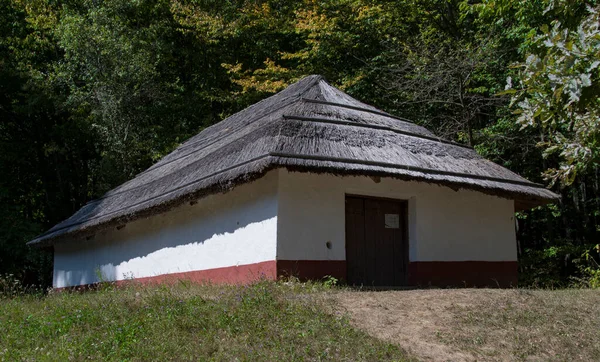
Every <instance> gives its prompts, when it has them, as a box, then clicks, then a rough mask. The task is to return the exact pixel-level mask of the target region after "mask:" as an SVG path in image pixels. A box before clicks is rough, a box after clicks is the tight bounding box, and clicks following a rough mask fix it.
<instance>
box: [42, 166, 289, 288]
mask: <svg viewBox="0 0 600 362" xmlns="http://www.w3.org/2000/svg"><path fill="white" fill-rule="evenodd" d="M277 178H278V171H272V172H270V173H268V174H267V175H266V176H265V177H263V178H261V179H259V180H257V181H255V182H253V183H250V184H246V185H241V186H239V187H236V188H235V189H233V190H232V191H230V192H228V193H226V194H217V195H212V196H209V197H206V198H203V199H200V200H199V201H198V203H197V204H195V205H189V204H185V205H182V206H180V207H178V208H177V209H174V210H171V211H169V212H167V213H164V214H159V215H155V216H152V217H150V218H146V219H142V220H138V221H134V222H131V223H129V224H127V225H126V227H124V228H123V229H121V230H116V229H115V228H113V229H111V230H108V231H106V232H102V233H99V234H97V235H96V236H95V238H94V239H93V240H90V241H78V242H73V243H68V244H61V243H59V244H57V245H56V246H55V249H54V250H55V251H54V281H53V284H54V287H57V288H59V287H68V286H76V285H84V284H90V283H94V282H97V281H99V280H98V275H97V271H100V272H101V273H102V278H103V279H104V280H111V281H113V280H123V279H129V278H132V277H133V278H143V277H152V276H157V275H160V274H168V273H179V272H187V271H194V270H206V269H213V268H220V267H227V266H234V265H245V264H253V263H258V262H263V261H270V260H275V254H276V245H277V242H276V236H277V234H276V233H277V232H276V228H277Z"/></svg>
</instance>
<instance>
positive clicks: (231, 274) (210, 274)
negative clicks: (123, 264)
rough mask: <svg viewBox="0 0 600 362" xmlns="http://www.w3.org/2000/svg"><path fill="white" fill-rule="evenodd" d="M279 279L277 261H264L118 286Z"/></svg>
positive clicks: (159, 276) (96, 285)
mask: <svg viewBox="0 0 600 362" xmlns="http://www.w3.org/2000/svg"><path fill="white" fill-rule="evenodd" d="M276 278H277V266H276V262H275V260H270V261H264V262H261V263H255V264H246V265H238V266H229V267H224V268H215V269H208V270H194V271H189V272H183V273H171V274H162V275H157V276H153V277H145V278H136V279H131V280H118V281H117V282H116V284H117V285H118V286H123V285H127V284H128V283H131V282H134V283H141V284H145V285H148V284H161V283H166V284H173V283H177V282H179V281H181V280H187V281H191V282H193V283H200V284H202V283H215V284H233V285H238V284H250V283H252V282H255V281H258V280H262V279H267V280H275V279H276ZM98 286H99V284H98V283H96V284H87V285H80V286H73V287H64V288H55V289H54V290H57V291H60V290H88V289H96V288H97V287H98Z"/></svg>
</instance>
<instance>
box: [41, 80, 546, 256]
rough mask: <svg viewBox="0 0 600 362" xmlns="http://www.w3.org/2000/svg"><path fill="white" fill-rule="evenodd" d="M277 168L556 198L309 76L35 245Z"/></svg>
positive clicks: (186, 146)
mask: <svg viewBox="0 0 600 362" xmlns="http://www.w3.org/2000/svg"><path fill="white" fill-rule="evenodd" d="M276 168H287V169H289V170H292V171H301V172H317V173H331V174H336V175H353V176H357V175H373V176H387V177H394V178H398V179H403V180H416V181H423V182H429V183H435V184H439V185H444V186H448V187H451V188H453V189H459V188H467V189H473V190H477V191H481V192H484V193H487V194H492V195H497V196H501V197H505V198H510V199H514V200H516V201H518V202H519V204H522V205H528V206H531V205H539V204H543V203H545V202H548V201H551V200H554V199H556V198H557V195H555V194H554V193H552V192H550V191H549V190H546V189H545V188H543V186H542V185H538V184H535V183H532V182H530V181H528V180H526V179H524V178H522V177H520V176H519V175H517V174H515V173H513V172H511V171H509V170H507V169H505V168H503V167H501V166H499V165H496V164H494V163H492V162H490V161H487V160H485V159H484V158H482V157H481V156H480V155H478V154H477V153H476V152H475V151H474V150H473V149H472V148H470V147H468V146H464V145H460V144H457V143H454V142H450V141H447V140H442V139H440V138H438V137H435V135H433V133H431V132H430V131H428V130H427V129H425V128H423V127H421V126H418V125H416V124H413V123H410V122H407V121H406V120H404V119H399V118H398V117H395V116H392V115H389V114H387V113H385V112H382V111H380V110H377V109H376V108H374V107H372V106H369V105H367V104H365V103H362V102H359V101H357V100H355V99H354V98H352V97H350V96H348V95H347V94H345V93H343V92H341V91H340V90H338V89H336V88H333V87H332V86H330V85H329V84H328V83H326V82H325V80H324V79H323V78H322V77H320V76H309V77H306V78H304V79H302V80H300V81H299V82H297V83H294V84H293V85H291V86H290V87H288V88H286V89H285V90H283V91H282V92H280V93H277V94H276V95H274V96H271V97H269V98H266V99H264V100H262V101H261V102H258V103H256V104H254V105H253V106H251V107H249V108H246V109H244V110H242V111H241V112H238V113H236V114H234V115H232V116H230V117H228V118H226V119H225V120H223V121H222V122H219V123H217V124H215V125H213V126H211V127H208V128H206V129H205V130H203V131H202V132H200V133H199V134H198V135H196V136H194V137H192V138H190V139H189V140H188V141H186V142H184V143H183V144H182V145H180V146H179V147H178V148H177V149H175V150H174V151H173V152H172V153H170V154H169V155H166V156H165V157H163V158H162V159H161V160H160V161H159V162H157V163H156V164H155V165H153V166H152V167H150V168H149V169H147V170H145V171H144V172H141V173H140V174H138V175H137V176H136V177H135V178H134V179H132V180H130V181H128V182H126V183H124V184H123V185H121V186H119V187H117V188H115V189H113V190H111V191H109V192H107V193H106V194H105V195H104V196H103V197H101V198H99V199H97V200H93V201H91V202H90V203H88V204H86V205H85V206H84V207H82V208H81V209H80V210H79V211H78V212H76V213H75V214H74V215H73V216H71V217H70V218H69V219H67V220H65V221H63V222H61V223H59V224H58V225H56V226H55V227H53V228H52V229H50V230H48V231H47V232H46V233H44V234H42V235H40V236H39V237H37V238H36V239H35V240H32V241H31V242H30V243H32V244H37V245H51V244H52V243H54V242H56V241H59V240H72V239H74V238H81V237H83V236H85V235H90V234H92V233H93V232H96V231H98V230H102V229H104V228H107V227H110V226H111V225H118V224H122V223H125V222H129V221H132V220H135V219H138V218H140V217H146V216H149V215H152V214H155V213H159V212H164V211H166V210H169V209H170V208H172V207H175V206H177V205H180V204H182V203H184V202H187V201H190V200H194V199H197V198H200V197H203V196H206V195H209V194H211V193H216V192H224V191H227V190H230V189H231V188H232V187H235V186H236V185H239V184H241V183H245V182H249V181H252V180H255V179H257V178H260V177H262V176H263V175H264V174H265V173H266V172H268V171H269V170H272V169H276Z"/></svg>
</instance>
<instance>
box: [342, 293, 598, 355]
mask: <svg viewBox="0 0 600 362" xmlns="http://www.w3.org/2000/svg"><path fill="white" fill-rule="evenodd" d="M332 297H333V298H334V299H335V300H336V301H337V303H338V304H339V306H340V307H341V308H342V309H343V310H344V311H345V312H347V313H348V314H349V315H350V316H351V321H352V323H353V324H354V325H355V326H357V327H360V328H362V329H364V330H366V331H367V332H368V333H370V334H371V335H373V336H376V337H379V338H382V339H384V340H387V341H391V342H395V343H398V344H399V345H400V346H401V347H403V348H404V349H406V350H407V351H408V352H409V353H411V354H414V355H416V356H417V357H418V358H420V359H423V360H435V361H474V360H478V361H481V360H543V361H547V360H557V361H558V360H560V361H562V360H585V361H592V360H600V343H599V342H598V341H599V340H600V291H594V290H554V291H552V290H516V289H512V290H492V289H446V290H441V289H438V290H406V291H383V292H360V291H344V292H340V293H337V294H333V295H332Z"/></svg>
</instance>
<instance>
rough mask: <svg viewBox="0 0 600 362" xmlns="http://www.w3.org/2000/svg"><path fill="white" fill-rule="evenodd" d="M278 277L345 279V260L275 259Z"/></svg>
mask: <svg viewBox="0 0 600 362" xmlns="http://www.w3.org/2000/svg"><path fill="white" fill-rule="evenodd" d="M277 276H278V277H290V276H292V277H296V278H298V279H300V280H318V279H322V278H324V277H326V276H332V277H334V278H336V279H339V280H346V261H345V260H277Z"/></svg>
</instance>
